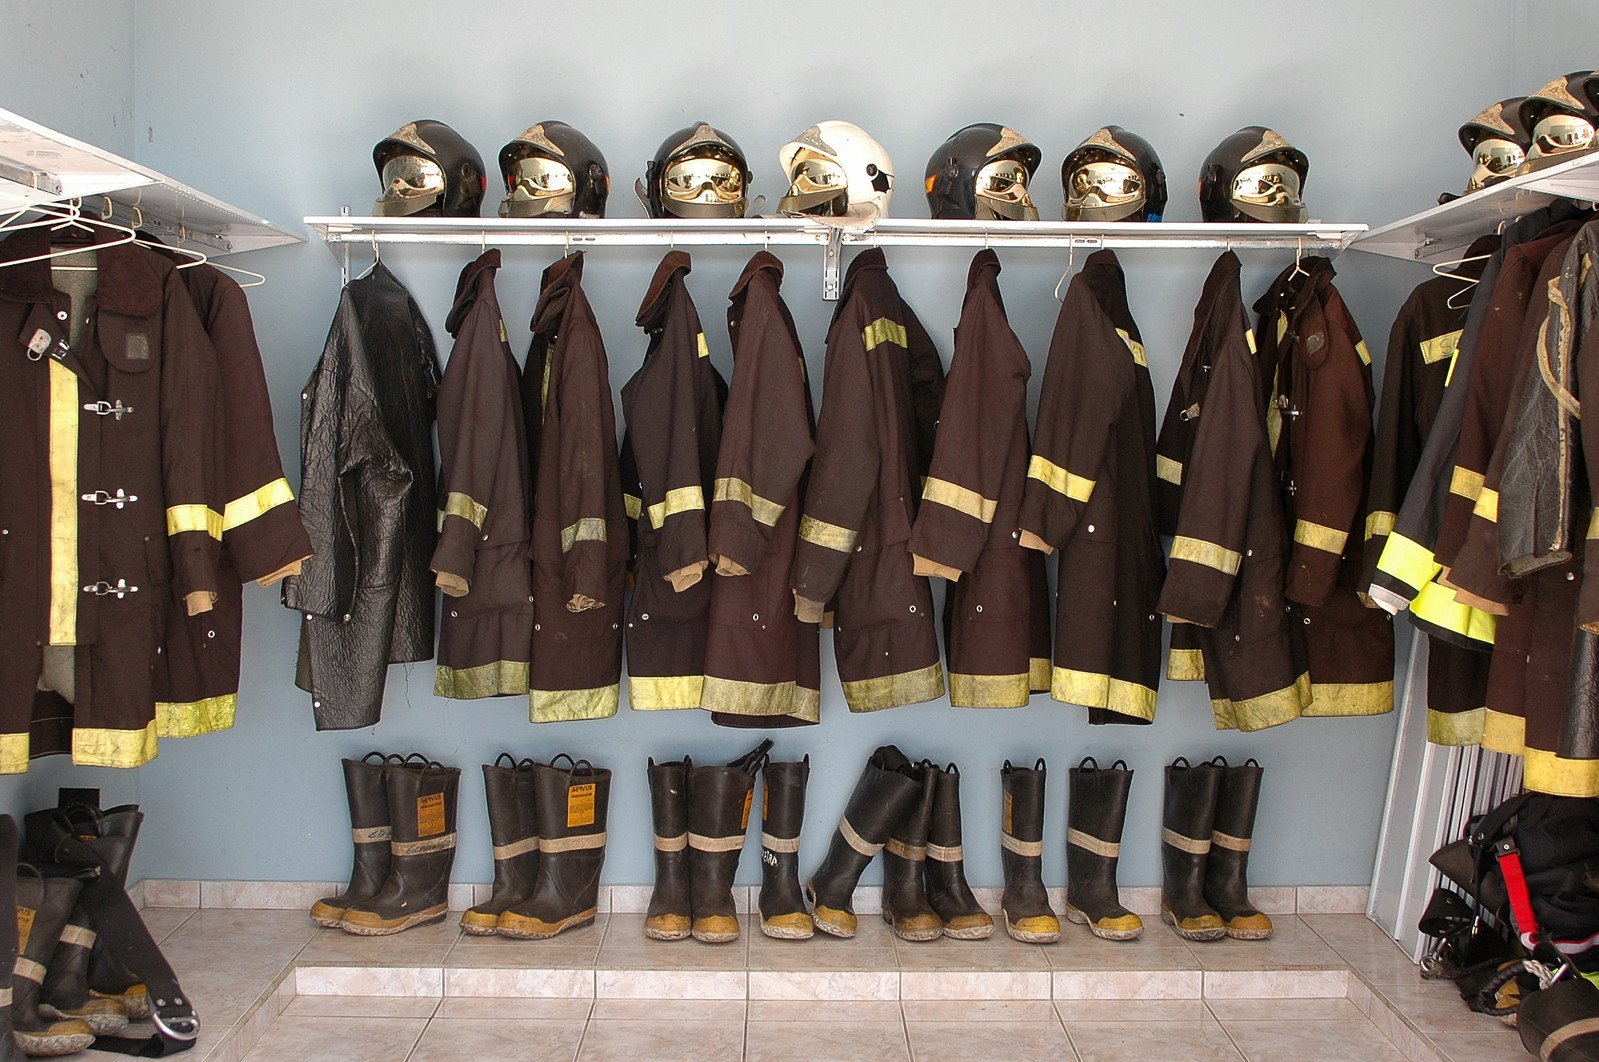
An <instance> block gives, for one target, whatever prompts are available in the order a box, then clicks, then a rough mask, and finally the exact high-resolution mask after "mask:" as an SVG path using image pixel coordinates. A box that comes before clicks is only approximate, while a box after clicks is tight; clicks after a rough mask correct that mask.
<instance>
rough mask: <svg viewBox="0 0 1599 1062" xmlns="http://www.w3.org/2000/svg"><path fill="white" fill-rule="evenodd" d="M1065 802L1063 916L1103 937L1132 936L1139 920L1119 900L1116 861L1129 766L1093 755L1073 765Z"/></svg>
mask: <svg viewBox="0 0 1599 1062" xmlns="http://www.w3.org/2000/svg"><path fill="white" fill-rule="evenodd" d="M1069 776H1070V778H1071V788H1070V798H1069V799H1070V802H1069V803H1068V804H1067V805H1066V917H1067V918H1069V919H1071V920H1072V921H1073V922H1076V923H1077V924H1078V925H1084V926H1087V927H1088V931H1089V932H1090V933H1092V934H1094V936H1096V937H1103V938H1104V939H1105V940H1137V939H1138V938H1139V937H1140V936H1141V935H1143V932H1144V920H1143V919H1141V918H1139V917H1138V916H1137V915H1135V914H1133V913H1132V912H1131V911H1129V910H1127V908H1125V907H1123V906H1122V905H1121V896H1120V894H1119V893H1118V891H1117V888H1116V864H1117V861H1118V860H1119V859H1120V857H1121V850H1122V823H1123V822H1124V821H1125V820H1126V818H1127V794H1128V791H1129V790H1130V789H1132V785H1133V772H1132V771H1130V770H1128V768H1127V763H1126V762H1125V761H1124V760H1117V761H1116V762H1115V763H1113V764H1111V765H1110V766H1109V767H1104V768H1101V767H1100V766H1099V764H1098V763H1097V762H1096V761H1095V760H1094V758H1093V757H1092V756H1090V757H1088V758H1086V759H1084V760H1083V762H1082V763H1080V764H1078V765H1077V766H1076V767H1074V768H1072V769H1071V771H1070V772H1069Z"/></svg>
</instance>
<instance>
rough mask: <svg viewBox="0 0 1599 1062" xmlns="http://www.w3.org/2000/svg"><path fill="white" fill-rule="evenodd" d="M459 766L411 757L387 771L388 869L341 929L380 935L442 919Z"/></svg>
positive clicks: (349, 910) (347, 914) (452, 859)
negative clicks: (413, 760)
mask: <svg viewBox="0 0 1599 1062" xmlns="http://www.w3.org/2000/svg"><path fill="white" fill-rule="evenodd" d="M460 782H461V769H460V768H459V767H445V766H444V765H443V764H440V763H434V762H432V761H428V762H427V763H425V764H421V765H413V764H412V763H411V762H410V761H409V760H408V761H407V762H406V763H405V764H403V765H399V766H395V765H390V766H388V767H387V768H385V770H384V787H385V790H386V792H387V795H388V805H389V819H390V823H391V830H392V837H391V838H390V840H389V872H388V876H387V877H385V878H384V879H383V886H382V887H381V888H380V889H378V891H377V894H376V895H374V896H373V897H371V898H370V899H366V900H361V901H359V902H357V903H352V904H350V906H349V907H348V908H347V909H346V910H345V912H344V919H343V921H341V922H340V923H339V924H340V927H341V928H343V929H344V931H345V932H347V933H354V934H356V935H357V936H366V937H377V936H387V935H389V934H392V933H399V932H403V931H404V930H407V929H410V928H411V927H412V926H425V925H430V924H432V923H434V922H441V921H443V920H444V916H445V914H446V913H447V912H448V909H449V907H448V897H449V890H450V868H451V867H453V866H454V865H455V812H456V796H457V793H458V792H459V789H460Z"/></svg>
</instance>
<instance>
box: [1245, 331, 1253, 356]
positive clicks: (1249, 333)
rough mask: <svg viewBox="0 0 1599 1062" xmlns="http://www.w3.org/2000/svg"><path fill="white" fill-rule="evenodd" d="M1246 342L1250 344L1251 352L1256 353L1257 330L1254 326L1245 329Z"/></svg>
mask: <svg viewBox="0 0 1599 1062" xmlns="http://www.w3.org/2000/svg"><path fill="white" fill-rule="evenodd" d="M1244 342H1246V343H1248V344H1249V352H1250V353H1251V354H1253V353H1255V330H1254V329H1253V328H1246V329H1244Z"/></svg>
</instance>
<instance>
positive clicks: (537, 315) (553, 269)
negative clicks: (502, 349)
mask: <svg viewBox="0 0 1599 1062" xmlns="http://www.w3.org/2000/svg"><path fill="white" fill-rule="evenodd" d="M582 282H583V252H582V251H573V252H572V253H571V254H569V255H567V256H566V257H565V258H563V259H561V260H560V261H559V262H556V263H555V264H554V265H552V266H550V267H549V268H548V269H546V270H545V271H544V277H543V280H542V282H541V283H540V285H539V304H538V306H537V308H535V309H534V311H533V325H532V328H533V331H535V332H547V331H549V330H550V329H551V328H554V327H555V325H556V323H557V322H558V321H559V320H560V318H561V314H563V313H564V312H566V304H567V302H568V300H569V297H570V296H571V294H572V292H573V291H574V290H579V289H580V288H581V287H582Z"/></svg>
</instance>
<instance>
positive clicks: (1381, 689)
mask: <svg viewBox="0 0 1599 1062" xmlns="http://www.w3.org/2000/svg"><path fill="white" fill-rule="evenodd" d="M1333 276H1334V272H1333V266H1332V262H1331V261H1329V260H1328V259H1326V258H1322V257H1319V256H1311V257H1307V258H1305V259H1304V260H1303V262H1302V263H1301V262H1296V263H1295V264H1294V265H1291V266H1289V267H1288V268H1287V269H1284V270H1283V271H1282V273H1281V274H1279V275H1278V277H1277V279H1276V280H1275V281H1273V282H1272V284H1271V286H1270V287H1269V288H1268V289H1267V291H1266V293H1265V294H1264V295H1262V296H1261V297H1260V299H1259V300H1258V301H1257V302H1256V303H1255V310H1256V312H1257V313H1259V314H1260V330H1259V333H1258V342H1259V344H1260V352H1259V361H1260V367H1261V382H1262V383H1263V384H1264V385H1265V387H1266V391H1265V396H1266V435H1267V438H1268V440H1269V441H1270V444H1271V449H1272V456H1273V459H1274V463H1275V465H1276V469H1277V481H1278V485H1279V487H1280V488H1281V490H1282V504H1283V513H1284V516H1285V518H1286V519H1287V520H1288V521H1289V523H1290V526H1291V527H1292V529H1293V531H1292V535H1293V544H1292V545H1291V546H1290V547H1289V555H1288V582H1287V585H1286V587H1285V589H1284V593H1285V595H1286V596H1287V597H1288V599H1289V600H1290V601H1293V602H1296V603H1297V604H1298V605H1299V609H1298V612H1299V616H1300V621H1301V623H1302V624H1303V625H1304V628H1305V629H1304V636H1305V651H1306V658H1307V660H1308V662H1309V666H1310V696H1311V703H1310V705H1309V706H1307V707H1306V708H1305V714H1306V715H1310V716H1333V715H1336V716H1347V715H1381V714H1382V713H1384V712H1391V711H1393V707H1394V628H1393V620H1392V618H1391V617H1390V616H1389V615H1388V613H1386V612H1384V611H1382V610H1381V609H1371V608H1367V607H1366V606H1365V605H1364V604H1363V603H1362V601H1361V597H1360V591H1361V589H1363V588H1362V586H1361V584H1360V574H1361V571H1362V569H1363V567H1364V562H1365V554H1364V551H1363V549H1362V540H1361V539H1362V535H1364V533H1365V528H1366V490H1367V487H1368V485H1369V484H1370V481H1371V460H1372V445H1373V444H1372V439H1373V431H1372V405H1373V403H1374V401H1375V398H1376V395H1375V391H1374V388H1373V386H1372V378H1371V353H1370V352H1369V351H1368V350H1367V348H1366V343H1365V341H1364V340H1363V339H1361V338H1360V332H1359V330H1358V329H1357V328H1356V327H1355V322H1354V319H1353V318H1352V317H1351V316H1350V314H1349V309H1348V307H1346V306H1345V305H1344V300H1343V298H1342V297H1341V296H1340V295H1339V294H1338V289H1337V288H1336V287H1334V286H1333Z"/></svg>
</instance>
